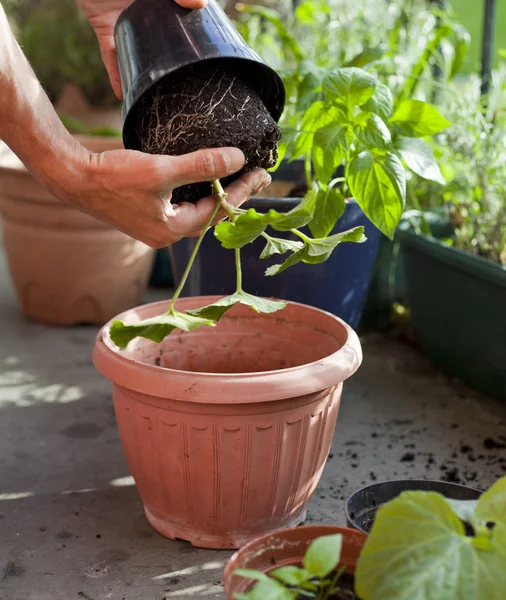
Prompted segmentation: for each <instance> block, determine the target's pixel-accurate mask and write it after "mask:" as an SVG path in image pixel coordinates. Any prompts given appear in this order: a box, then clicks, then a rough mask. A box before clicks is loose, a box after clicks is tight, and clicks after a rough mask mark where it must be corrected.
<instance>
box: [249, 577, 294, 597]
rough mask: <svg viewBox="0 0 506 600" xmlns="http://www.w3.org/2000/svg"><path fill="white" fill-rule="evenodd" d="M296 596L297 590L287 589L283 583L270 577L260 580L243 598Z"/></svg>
mask: <svg viewBox="0 0 506 600" xmlns="http://www.w3.org/2000/svg"><path fill="white" fill-rule="evenodd" d="M296 596H297V593H296V592H293V591H291V590H288V589H286V588H285V587H284V586H283V584H281V583H279V582H278V581H276V580H275V579H270V578H269V577H268V578H267V579H265V580H264V579H262V581H259V582H258V583H257V584H256V585H255V587H254V588H253V589H252V590H251V591H250V592H248V593H247V594H245V595H244V596H243V598H245V599H247V600H295V598H296Z"/></svg>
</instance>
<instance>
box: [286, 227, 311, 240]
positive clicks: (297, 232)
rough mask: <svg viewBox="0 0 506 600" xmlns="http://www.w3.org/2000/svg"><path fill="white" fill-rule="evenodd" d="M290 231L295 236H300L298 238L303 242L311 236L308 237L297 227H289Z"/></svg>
mask: <svg viewBox="0 0 506 600" xmlns="http://www.w3.org/2000/svg"><path fill="white" fill-rule="evenodd" d="M290 233H293V234H294V235H296V236H297V237H300V239H301V240H303V241H304V242H310V241H311V238H308V237H307V235H305V234H303V233H302V231H299V230H298V229H290Z"/></svg>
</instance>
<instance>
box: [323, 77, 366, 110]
mask: <svg viewBox="0 0 506 600" xmlns="http://www.w3.org/2000/svg"><path fill="white" fill-rule="evenodd" d="M377 83H378V81H377V79H375V78H374V77H373V76H372V75H370V74H369V73H367V71H363V70H362V69H357V68H356V67H348V68H343V69H338V70H337V71H335V72H334V73H331V74H330V75H327V77H325V79H324V80H323V93H324V95H325V97H326V98H327V100H329V101H330V102H337V103H338V104H342V105H344V106H346V107H347V108H348V109H352V108H353V107H355V106H362V104H364V103H365V102H367V100H369V98H371V96H372V95H373V94H374V90H375V88H376V85H377Z"/></svg>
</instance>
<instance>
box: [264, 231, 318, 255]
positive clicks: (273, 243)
mask: <svg viewBox="0 0 506 600" xmlns="http://www.w3.org/2000/svg"><path fill="white" fill-rule="evenodd" d="M310 226H311V225H310ZM266 235H267V234H266ZM303 245H304V244H303V243H302V242H296V241H293V240H285V239H281V238H274V237H271V236H270V235H269V236H267V243H266V244H265V248H264V249H263V250H262V254H260V258H270V257H271V256H273V255H274V254H286V253H287V252H296V251H297V250H300V249H301V248H302V246H303Z"/></svg>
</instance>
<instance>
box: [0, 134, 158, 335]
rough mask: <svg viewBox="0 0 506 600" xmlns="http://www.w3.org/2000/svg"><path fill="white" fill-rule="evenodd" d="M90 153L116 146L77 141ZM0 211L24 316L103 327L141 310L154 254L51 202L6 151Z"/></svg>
mask: <svg viewBox="0 0 506 600" xmlns="http://www.w3.org/2000/svg"><path fill="white" fill-rule="evenodd" d="M80 141H81V142H82V143H84V145H86V146H87V147H88V148H89V149H90V150H93V151H95V152H101V151H104V150H110V149H116V148H121V147H122V144H121V141H120V140H117V139H115V138H106V137H103V138H102V137H82V136H81V139H80ZM0 211H1V214H2V225H3V240H4V245H5V250H6V253H7V259H8V263H9V269H10V273H11V276H12V279H13V281H14V285H15V288H16V291H17V295H18V298H19V302H20V304H21V307H22V309H23V311H24V313H25V314H26V315H27V316H28V317H30V318H32V319H35V320H37V321H43V322H46V323H51V324H55V325H75V324H80V323H97V324H100V325H103V324H104V323H105V322H106V321H108V320H109V319H110V318H111V317H113V316H114V315H115V314H117V313H118V312H121V311H124V310H127V309H128V308H131V307H133V306H136V305H137V304H139V302H140V301H141V298H142V294H143V293H144V290H145V288H146V285H147V280H148V277H149V275H150V270H151V267H152V264H153V258H154V251H153V250H152V249H151V248H148V246H145V245H144V244H142V243H141V242H138V241H136V240H133V239H132V238H130V237H128V236H127V235H125V234H123V233H120V232H119V231H116V229H114V228H113V227H111V226H109V225H105V224H104V223H101V222H100V221H97V220H96V219H93V218H92V217H90V216H88V215H86V214H84V213H82V212H80V211H79V210H77V209H76V208H74V207H73V206H71V205H68V204H65V203H63V202H61V201H60V200H58V199H57V198H55V197H54V196H53V195H52V194H51V193H50V192H49V191H48V190H47V189H46V188H44V187H43V186H42V185H41V184H40V183H39V182H38V181H36V180H35V179H34V178H33V177H32V176H31V175H30V173H29V172H28V171H27V170H26V169H25V168H24V166H23V165H22V163H21V162H20V161H19V160H18V159H17V158H16V157H15V156H14V155H13V154H12V152H10V151H9V150H8V149H7V148H6V147H5V146H4V147H3V148H0Z"/></svg>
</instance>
